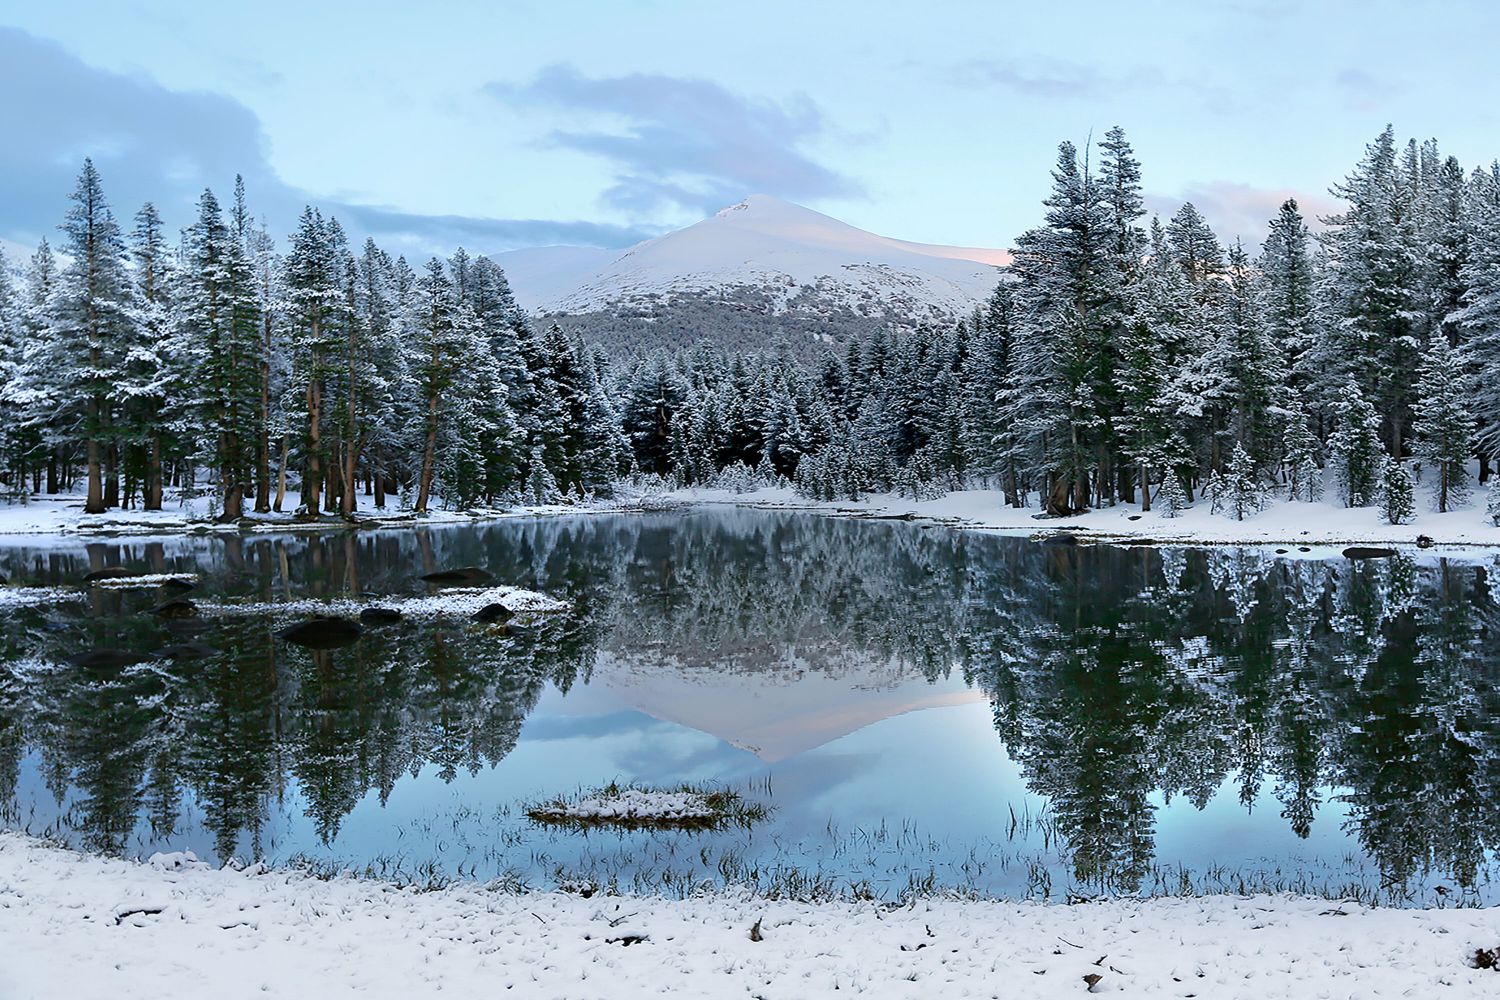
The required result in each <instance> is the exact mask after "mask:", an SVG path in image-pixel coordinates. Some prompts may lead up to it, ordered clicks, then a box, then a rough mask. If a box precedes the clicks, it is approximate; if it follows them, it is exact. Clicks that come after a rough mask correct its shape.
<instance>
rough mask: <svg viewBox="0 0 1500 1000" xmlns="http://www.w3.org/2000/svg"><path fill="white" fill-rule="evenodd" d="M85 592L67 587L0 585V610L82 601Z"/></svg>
mask: <svg viewBox="0 0 1500 1000" xmlns="http://www.w3.org/2000/svg"><path fill="white" fill-rule="evenodd" d="M82 599H83V592H82V591H79V590H69V589H67V588H66V587H0V610H5V609H8V608H32V607H36V606H37V605H41V604H57V603H59V602H62V601H80V600H82Z"/></svg>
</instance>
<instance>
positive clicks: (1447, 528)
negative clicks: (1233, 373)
mask: <svg viewBox="0 0 1500 1000" xmlns="http://www.w3.org/2000/svg"><path fill="white" fill-rule="evenodd" d="M671 496H672V497H673V498H674V499H676V500H678V501H680V502H683V503H736V504H745V505H750V506H757V507H770V508H785V509H798V510H814V511H818V512H822V513H829V514H845V515H850V516H860V517H904V516H910V517H911V518H913V519H915V520H929V521H935V522H941V523H944V524H952V525H955V526H959V527H967V528H986V529H992V530H997V531H1006V532H1017V533H1021V532H1024V533H1027V534H1031V533H1037V532H1055V531H1072V532H1074V533H1076V534H1078V535H1079V536H1080V537H1081V538H1087V537H1088V536H1097V537H1100V538H1115V539H1123V538H1149V539H1154V540H1157V541H1162V542H1209V543H1220V544H1229V543H1241V544H1253V545H1269V544H1277V545H1285V546H1297V545H1339V546H1343V545H1349V544H1354V543H1361V544H1366V543H1382V544H1398V545H1411V544H1414V543H1415V542H1416V540H1417V536H1418V535H1427V536H1428V537H1430V538H1432V539H1433V541H1434V542H1435V543H1436V544H1438V545H1488V546H1500V528H1497V527H1496V526H1495V525H1494V524H1493V522H1491V521H1490V519H1489V518H1488V517H1487V516H1486V514H1485V504H1484V490H1483V489H1476V490H1475V491H1474V497H1473V498H1472V499H1471V501H1470V502H1469V503H1468V504H1467V505H1466V506H1465V507H1464V508H1463V509H1461V510H1455V511H1450V512H1449V513H1446V514H1437V513H1432V512H1431V511H1430V510H1429V509H1428V508H1427V507H1426V506H1425V499H1426V498H1425V497H1423V496H1421V495H1420V491H1419V496H1418V504H1417V506H1418V513H1417V515H1416V517H1415V518H1414V519H1413V520H1412V521H1411V522H1410V523H1408V524H1398V525H1393V524H1387V523H1386V521H1385V518H1383V517H1382V516H1381V514H1380V511H1379V509H1378V508H1375V507H1359V508H1354V509H1349V508H1346V507H1338V506H1335V505H1334V504H1332V503H1329V502H1326V501H1325V502H1319V503H1295V502H1291V501H1286V500H1280V501H1275V502H1273V503H1271V504H1270V505H1269V506H1268V507H1267V508H1266V509H1265V510H1262V511H1261V512H1260V513H1258V514H1256V515H1255V516H1253V517H1249V518H1246V519H1245V520H1243V521H1235V520H1233V519H1232V518H1230V517H1227V516H1226V515H1224V514H1213V513H1210V512H1209V509H1208V502H1207V501H1201V502H1199V503H1197V504H1194V505H1193V507H1191V508H1190V509H1188V510H1184V511H1182V512H1181V514H1180V516H1178V517H1175V518H1168V517H1163V516H1162V515H1161V513H1160V512H1158V511H1152V512H1150V513H1147V514H1142V513H1141V511H1140V507H1139V506H1138V505H1121V506H1118V507H1111V508H1104V509H1102V510H1092V511H1088V512H1087V513H1084V514H1079V515H1077V516H1076V517H1069V518H1046V519H1041V520H1038V519H1037V518H1036V517H1035V516H1034V515H1035V514H1036V513H1037V511H1036V508H1035V507H1027V508H1025V509H1023V510H1017V509H1016V508H1014V507H1009V506H1007V505H1006V503H1005V497H1004V495H1003V494H1001V493H1000V492H999V491H997V490H960V491H958V492H954V493H949V494H946V495H945V496H942V497H939V498H938V499H936V500H920V501H919V500H911V499H908V498H905V497H899V496H893V495H889V494H877V495H872V496H870V497H868V498H866V499H865V500H862V501H857V502H856V501H847V500H841V501H835V502H832V503H818V502H816V501H812V500H808V499H807V498H806V497H803V496H800V495H798V494H797V493H795V492H793V491H792V490H790V489H762V490H756V491H754V492H751V493H733V492H731V491H729V490H707V489H692V490H679V491H677V492H675V493H673V494H671Z"/></svg>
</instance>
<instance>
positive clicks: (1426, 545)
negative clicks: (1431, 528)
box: [1417, 535, 1437, 549]
mask: <svg viewBox="0 0 1500 1000" xmlns="http://www.w3.org/2000/svg"><path fill="white" fill-rule="evenodd" d="M1436 544H1437V542H1436V541H1435V540H1433V537H1432V536H1431V535H1418V536H1417V548H1419V549H1430V548H1432V547H1433V546H1434V545H1436Z"/></svg>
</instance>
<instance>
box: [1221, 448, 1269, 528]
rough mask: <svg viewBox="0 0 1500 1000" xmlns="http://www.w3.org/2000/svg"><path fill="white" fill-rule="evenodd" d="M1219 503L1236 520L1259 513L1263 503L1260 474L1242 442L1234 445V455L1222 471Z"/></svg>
mask: <svg viewBox="0 0 1500 1000" xmlns="http://www.w3.org/2000/svg"><path fill="white" fill-rule="evenodd" d="M1222 489H1223V494H1222V497H1221V503H1222V505H1223V508H1224V510H1225V511H1226V512H1227V513H1228V514H1229V516H1230V517H1232V518H1234V519H1235V520H1236V521H1243V520H1244V519H1245V518H1247V517H1249V516H1251V515H1254V514H1258V513H1260V510H1261V507H1262V506H1263V505H1264V496H1263V494H1262V491H1261V484H1260V474H1259V473H1258V472H1257V471H1256V466H1255V460H1254V459H1253V458H1251V457H1250V452H1249V451H1247V450H1246V449H1245V446H1244V445H1243V444H1236V445H1235V446H1234V455H1233V456H1232V457H1231V458H1230V460H1229V466H1228V468H1227V469H1226V470H1225V472H1224V477H1223V486H1222Z"/></svg>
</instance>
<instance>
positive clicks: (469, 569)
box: [422, 566, 492, 583]
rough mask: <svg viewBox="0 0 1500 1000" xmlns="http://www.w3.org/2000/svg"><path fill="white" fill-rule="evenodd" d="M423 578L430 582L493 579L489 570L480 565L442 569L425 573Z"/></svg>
mask: <svg viewBox="0 0 1500 1000" xmlns="http://www.w3.org/2000/svg"><path fill="white" fill-rule="evenodd" d="M422 579H423V580H426V581H427V582H428V583H485V582H487V581H489V580H490V579H492V577H491V576H490V574H489V572H488V571H487V570H482V569H480V568H479V567H478V566H463V567H460V568H459V569H440V570H438V571H437V572H436V573H424V574H423V575H422Z"/></svg>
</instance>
